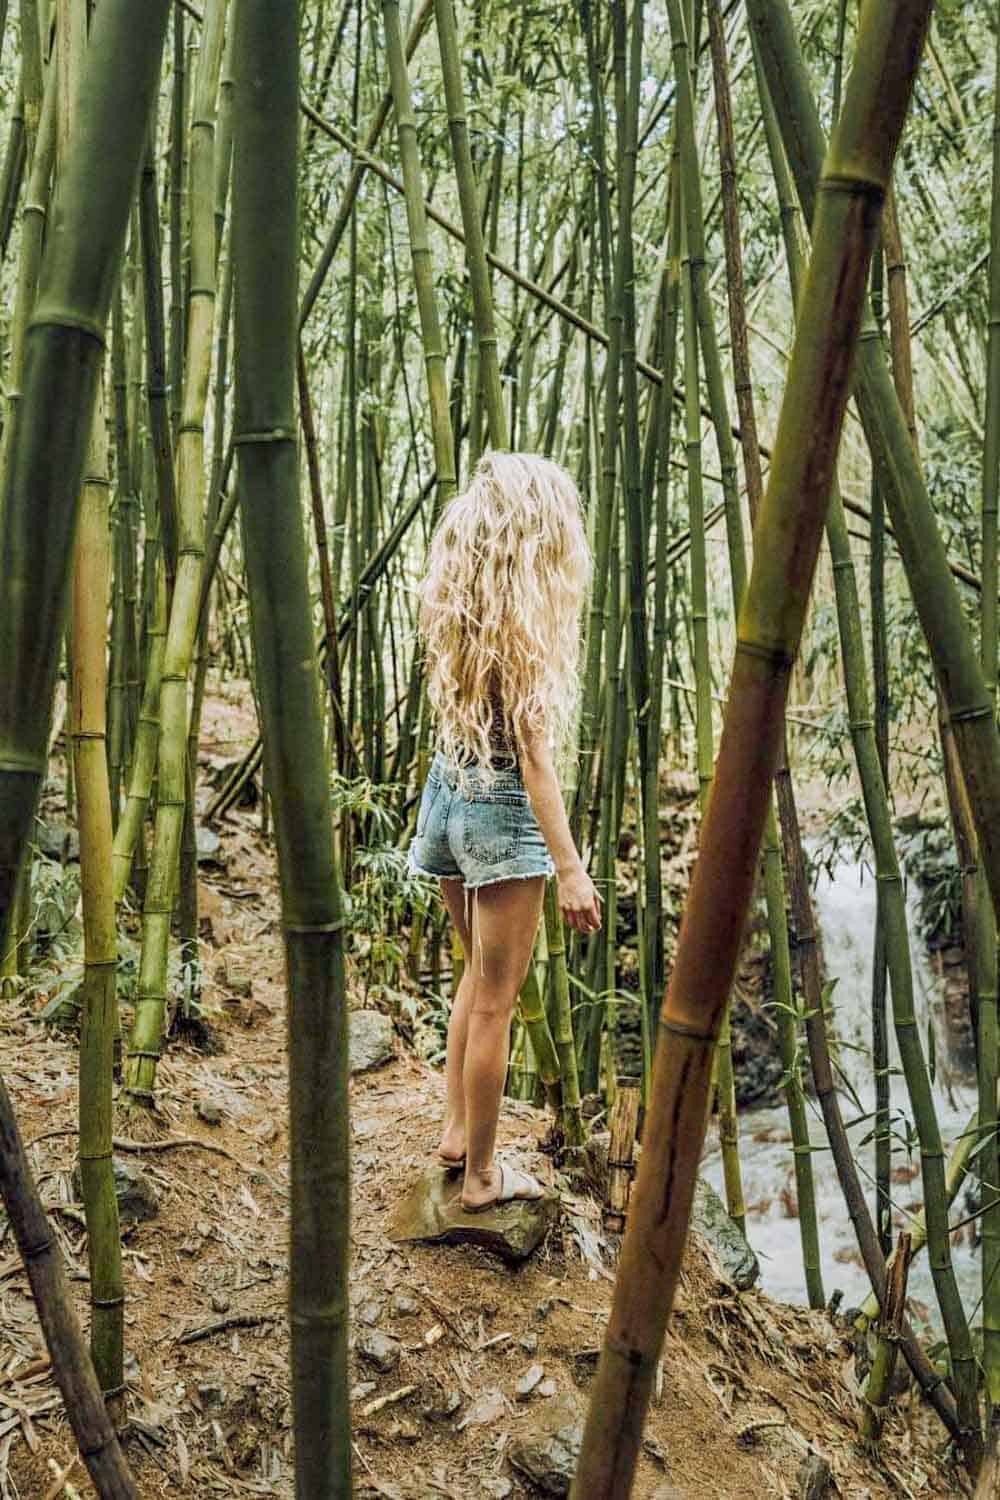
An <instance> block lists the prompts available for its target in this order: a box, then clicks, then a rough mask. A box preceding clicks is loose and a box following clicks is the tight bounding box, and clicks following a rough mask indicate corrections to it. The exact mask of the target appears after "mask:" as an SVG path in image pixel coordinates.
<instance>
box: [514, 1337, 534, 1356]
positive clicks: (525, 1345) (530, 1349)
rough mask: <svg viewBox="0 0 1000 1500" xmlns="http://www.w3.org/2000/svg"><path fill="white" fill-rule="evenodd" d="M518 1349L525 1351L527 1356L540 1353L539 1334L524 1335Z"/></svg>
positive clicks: (518, 1343) (519, 1340)
mask: <svg viewBox="0 0 1000 1500" xmlns="http://www.w3.org/2000/svg"><path fill="white" fill-rule="evenodd" d="M517 1347H518V1348H519V1349H523V1350H524V1352H525V1354H537V1353H538V1334H537V1333H522V1334H521V1337H520V1338H519V1339H518V1341H517Z"/></svg>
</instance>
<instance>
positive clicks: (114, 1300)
mask: <svg viewBox="0 0 1000 1500" xmlns="http://www.w3.org/2000/svg"><path fill="white" fill-rule="evenodd" d="M90 1305H91V1307H124V1306H125V1298H124V1297H91V1299H90ZM104 1394H105V1395H106V1396H107V1395H109V1394H110V1392H108V1391H105V1393H104Z"/></svg>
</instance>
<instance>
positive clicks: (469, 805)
mask: <svg viewBox="0 0 1000 1500" xmlns="http://www.w3.org/2000/svg"><path fill="white" fill-rule="evenodd" d="M527 800H528V799H527V793H524V792H520V793H519V792H492V793H483V794H481V795H479V796H475V797H473V798H471V799H470V800H469V801H467V802H465V803H464V805H463V809H462V813H463V816H462V844H463V847H464V849H465V852H466V854H469V855H471V857H472V858H473V859H475V860H477V861H478V862H479V863H480V864H482V865H499V864H502V863H503V862H504V860H507V859H513V858H514V856H515V855H516V854H517V850H518V846H519V844H520V842H521V831H522V829H523V827H524V813H525V809H526V807H527Z"/></svg>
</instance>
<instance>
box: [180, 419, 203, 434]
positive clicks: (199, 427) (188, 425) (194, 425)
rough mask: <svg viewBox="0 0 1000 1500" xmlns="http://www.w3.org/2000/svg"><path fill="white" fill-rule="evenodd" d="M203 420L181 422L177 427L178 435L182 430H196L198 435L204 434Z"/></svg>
mask: <svg viewBox="0 0 1000 1500" xmlns="http://www.w3.org/2000/svg"><path fill="white" fill-rule="evenodd" d="M204 431H205V424H204V422H182V423H181V424H180V426H179V427H178V429H177V435H178V437H179V436H180V435H181V434H182V433H184V432H196V433H197V434H198V436H199V437H201V436H202V435H203V434H204Z"/></svg>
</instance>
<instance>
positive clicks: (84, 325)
mask: <svg viewBox="0 0 1000 1500" xmlns="http://www.w3.org/2000/svg"><path fill="white" fill-rule="evenodd" d="M33 328H72V329H75V330H76V331H77V332H78V333H84V334H86V335H87V336H88V337H89V338H92V339H93V340H94V342H95V344H97V346H98V348H99V349H101V350H103V349H105V348H106V347H107V340H106V339H105V337H104V330H103V328H101V327H100V325H99V324H97V323H93V322H91V320H90V319H89V318H74V317H73V316H71V315H70V314H68V313H58V312H53V313H41V314H39V313H36V314H35V316H34V317H33V318H32V319H31V321H30V322H29V324H28V331H29V332H30V331H31V329H33Z"/></svg>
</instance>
